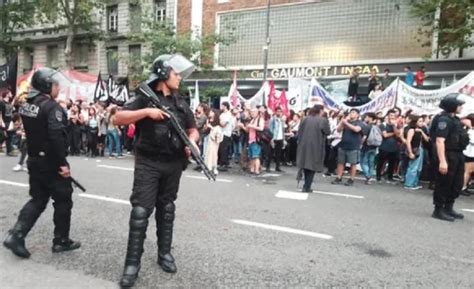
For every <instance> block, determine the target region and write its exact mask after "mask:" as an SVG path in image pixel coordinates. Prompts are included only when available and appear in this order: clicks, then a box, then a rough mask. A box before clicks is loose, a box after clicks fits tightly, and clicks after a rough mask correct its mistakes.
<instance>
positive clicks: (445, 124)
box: [438, 121, 448, 130]
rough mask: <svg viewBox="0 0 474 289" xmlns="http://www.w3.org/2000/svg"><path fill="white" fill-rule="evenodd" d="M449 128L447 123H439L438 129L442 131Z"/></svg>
mask: <svg viewBox="0 0 474 289" xmlns="http://www.w3.org/2000/svg"><path fill="white" fill-rule="evenodd" d="M447 126H448V124H447V123H446V122H445V121H440V122H439V123H438V129H440V130H443V129H446V127H447Z"/></svg>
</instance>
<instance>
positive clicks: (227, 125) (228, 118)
mask: <svg viewBox="0 0 474 289" xmlns="http://www.w3.org/2000/svg"><path fill="white" fill-rule="evenodd" d="M220 125H221V127H222V133H223V134H224V139H223V140H222V142H221V143H220V145H219V170H220V171H227V170H228V169H229V149H230V146H231V144H232V139H231V137H232V131H233V129H234V120H233V117H232V113H231V112H230V104H229V103H228V102H223V103H222V104H221V114H220Z"/></svg>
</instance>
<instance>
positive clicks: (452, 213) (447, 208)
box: [444, 204, 464, 220]
mask: <svg viewBox="0 0 474 289" xmlns="http://www.w3.org/2000/svg"><path fill="white" fill-rule="evenodd" d="M453 205H454V204H446V205H445V206H444V211H445V212H446V214H447V215H449V216H451V217H453V218H455V219H460V220H461V219H464V215H463V214H460V213H458V212H456V211H455V210H453Z"/></svg>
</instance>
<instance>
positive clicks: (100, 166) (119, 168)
mask: <svg viewBox="0 0 474 289" xmlns="http://www.w3.org/2000/svg"><path fill="white" fill-rule="evenodd" d="M97 167H99V168H104V169H112V170H121V171H131V172H133V169H132V168H126V167H117V166H108V165H97Z"/></svg>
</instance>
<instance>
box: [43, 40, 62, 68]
mask: <svg viewBox="0 0 474 289" xmlns="http://www.w3.org/2000/svg"><path fill="white" fill-rule="evenodd" d="M58 55H59V49H58V46H57V45H48V47H47V48H46V65H47V66H48V67H51V68H54V69H57V68H59V62H58Z"/></svg>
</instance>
